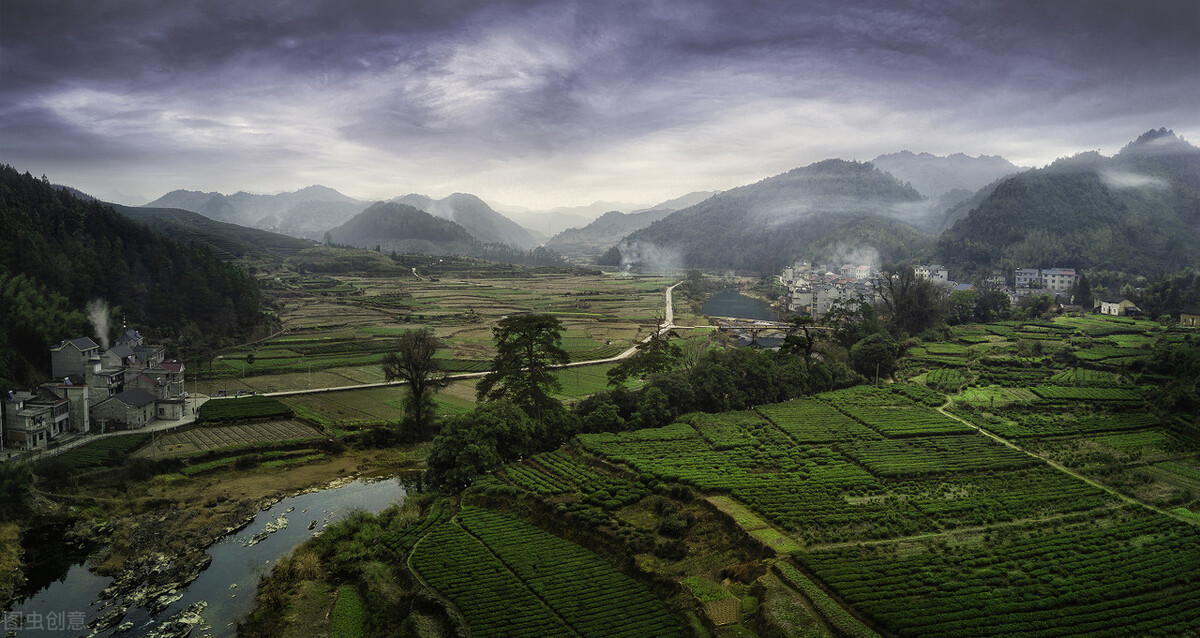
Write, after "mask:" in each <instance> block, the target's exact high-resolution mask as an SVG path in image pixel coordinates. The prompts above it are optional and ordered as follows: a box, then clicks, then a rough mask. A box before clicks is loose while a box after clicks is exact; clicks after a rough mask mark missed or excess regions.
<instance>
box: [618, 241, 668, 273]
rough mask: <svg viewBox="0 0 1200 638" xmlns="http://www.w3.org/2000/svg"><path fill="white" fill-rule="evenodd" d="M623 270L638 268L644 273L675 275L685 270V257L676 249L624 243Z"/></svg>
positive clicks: (622, 248)
mask: <svg viewBox="0 0 1200 638" xmlns="http://www.w3.org/2000/svg"><path fill="white" fill-rule="evenodd" d="M619 250H620V251H621V269H622V270H626V271H628V270H629V269H631V268H638V269H640V270H641V271H642V272H655V273H673V272H680V271H682V270H683V257H682V256H681V255H680V254H679V250H678V249H675V248H661V247H659V246H655V245H654V244H650V243H643V242H633V243H622V244H621V245H620V247H619Z"/></svg>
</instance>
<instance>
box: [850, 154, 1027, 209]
mask: <svg viewBox="0 0 1200 638" xmlns="http://www.w3.org/2000/svg"><path fill="white" fill-rule="evenodd" d="M871 163H872V164H874V165H875V166H876V167H878V168H879V170H882V171H887V172H889V173H891V174H892V175H894V176H895V177H896V179H898V180H900V181H902V182H908V183H909V184H911V185H912V187H913V188H915V189H917V192H919V193H921V194H922V195H924V196H926V197H928V198H930V199H934V200H937V199H941V198H942V197H943V196H945V195H946V194H947V193H950V192H951V191H966V192H967V196H970V194H971V193H974V192H976V191H978V190H979V189H980V188H983V187H984V186H986V185H988V184H990V183H992V182H995V181H996V180H998V179H1000V178H1002V177H1007V176H1009V175H1012V174H1014V173H1019V172H1021V171H1022V170H1025V169H1023V168H1021V167H1019V166H1016V165H1015V164H1013V163H1012V162H1009V161H1008V160H1006V159H1004V158H1003V157H1000V156H997V155H980V156H979V157H968V156H967V155H964V154H962V153H955V154H953V155H947V156H944V157H942V156H938V155H931V154H929V153H912V152H910V151H901V152H899V153H891V154H889V155H880V156H879V157H876V158H875V159H873V160H871ZM963 199H965V197H964V198H963ZM959 201H961V200H959ZM943 210H944V209H943Z"/></svg>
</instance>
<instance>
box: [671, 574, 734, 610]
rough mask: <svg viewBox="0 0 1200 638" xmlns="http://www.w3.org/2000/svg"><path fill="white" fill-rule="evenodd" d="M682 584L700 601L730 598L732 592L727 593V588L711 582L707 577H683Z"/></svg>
mask: <svg viewBox="0 0 1200 638" xmlns="http://www.w3.org/2000/svg"><path fill="white" fill-rule="evenodd" d="M683 584H684V585H687V588H688V589H690V590H691V592H692V595H693V596H695V597H696V598H698V599H700V602H705V603H706V602H710V601H714V600H725V599H726V598H732V597H733V594H731V593H729V590H728V589H725V588H724V587H722V586H720V585H719V584H717V583H714V582H712V581H711V580H709V579H707V578H701V577H699V576H692V577H690V578H685V579H683Z"/></svg>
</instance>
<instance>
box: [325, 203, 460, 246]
mask: <svg viewBox="0 0 1200 638" xmlns="http://www.w3.org/2000/svg"><path fill="white" fill-rule="evenodd" d="M327 236H328V238H329V240H330V241H331V242H333V243H335V244H345V245H349V246H356V247H359V248H373V247H375V246H379V247H380V250H381V251H382V252H385V253H387V252H396V253H422V254H425V255H447V254H451V253H458V254H470V253H472V252H473V250H474V249H476V248H478V246H479V241H478V240H477V239H475V238H474V237H472V236H471V233H469V232H467V229H465V228H463V227H462V226H459V225H458V224H456V223H454V222H452V221H450V220H448V219H442V218H440V217H434V216H433V215H430V214H429V213H427V212H425V211H423V210H419V209H417V208H414V207H413V206H410V205H408V204H401V203H398V202H377V203H375V204H372V205H371V206H370V207H368V208H367V209H366V210H364V211H363V212H361V213H359V214H358V215H355V216H354V217H353V218H351V219H350V220H349V221H347V222H346V223H345V224H342V225H341V226H338V227H337V228H334V229H332V230H330V231H329V232H328V234H327Z"/></svg>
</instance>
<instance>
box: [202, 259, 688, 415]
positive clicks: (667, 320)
mask: <svg viewBox="0 0 1200 638" xmlns="http://www.w3.org/2000/svg"><path fill="white" fill-rule="evenodd" d="M682 283H683V282H682V281H680V282H677V283H675V284H674V285H672V286H670V287H668V288H667V289H666V291H665V292H664V293H663V309H664V312H663V323H662V325H661V326H659V328H658V334H662V333H664V332H666V331H668V330H671V329H674V328H676V327H678V326H676V325H675V303H674V299H673V298H672V296H671V295H672V293H673V292H674V291H675V288H676V287H677V286H679V285H680V284H682ZM652 337H653V335H646V338H644V339H642V343H645V342H646V341H649V340H650V339H651V338H652ZM634 352H637V346H631V347H629V349H627V350H625V351H624V352H622V353H621V354H618V355H616V356H615V357H609V358H607V359H592V360H590V361H573V362H571V363H568V364H565V365H560V366H552V367H555V368H578V367H581V366H595V365H603V364H605V363H616V362H617V361H621V360H623V359H628V358H629V357H631V356H633V353H634ZM486 374H487V373H486V372H461V373H458V374H449V375H446V378H447V379H450V380H452V381H453V380H458V379H478V378H481V377H483V376H484V375H486ZM404 383H405V382H404V381H384V382H382V383H360V384H358V385H342V386H332V387H327V388H311V389H307V390H280V391H278V392H260V393H258V396H263V397H289V396H298V395H303V394H322V393H325V392H345V391H347V390H366V389H370V388H387V387H392V386H398V385H404ZM213 398H214V399H232V398H236V397H213Z"/></svg>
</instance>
